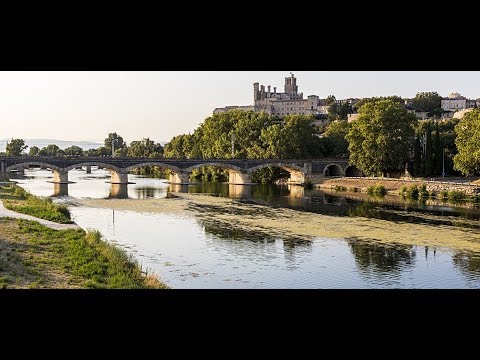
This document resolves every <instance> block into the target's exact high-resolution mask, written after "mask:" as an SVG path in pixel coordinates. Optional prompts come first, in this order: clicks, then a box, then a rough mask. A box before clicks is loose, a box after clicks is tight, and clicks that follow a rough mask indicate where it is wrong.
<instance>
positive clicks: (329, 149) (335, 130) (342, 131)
mask: <svg viewBox="0 0 480 360" xmlns="http://www.w3.org/2000/svg"><path fill="white" fill-rule="evenodd" d="M350 127H351V124H350V123H348V122H346V121H344V120H340V121H334V122H331V123H330V124H328V126H327V129H326V131H325V132H324V133H323V139H324V141H325V143H326V144H325V145H326V149H325V153H324V155H325V156H338V157H345V158H348V142H347V140H346V139H345V137H346V136H347V134H348V132H349V131H350Z"/></svg>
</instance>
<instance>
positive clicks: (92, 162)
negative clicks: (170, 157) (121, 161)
mask: <svg viewBox="0 0 480 360" xmlns="http://www.w3.org/2000/svg"><path fill="white" fill-rule="evenodd" d="M82 166H98V167H102V168H105V169H108V170H110V171H115V172H119V171H121V169H120V168H119V167H117V166H114V165H110V164H105V163H101V162H98V161H85V162H80V163H78V164H74V165H70V166H67V167H66V168H65V169H64V170H65V171H70V170H73V169H76V168H78V167H82Z"/></svg>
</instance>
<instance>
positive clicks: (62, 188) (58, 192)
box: [53, 183, 68, 196]
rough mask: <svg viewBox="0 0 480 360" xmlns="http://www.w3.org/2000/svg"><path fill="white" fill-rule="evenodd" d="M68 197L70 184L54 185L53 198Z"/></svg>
mask: <svg viewBox="0 0 480 360" xmlns="http://www.w3.org/2000/svg"><path fill="white" fill-rule="evenodd" d="M66 195H68V184H65V183H54V184H53V196H66Z"/></svg>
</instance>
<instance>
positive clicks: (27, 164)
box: [5, 161, 63, 171]
mask: <svg viewBox="0 0 480 360" xmlns="http://www.w3.org/2000/svg"><path fill="white" fill-rule="evenodd" d="M30 166H40V167H42V166H43V167H46V168H48V169H50V170H52V171H63V169H62V168H61V167H58V166H56V165H52V164H49V163H46V162H42V161H27V162H22V163H17V164H15V165H10V166H8V167H6V168H5V170H6V171H10V170H13V169H17V168H18V167H27V168H28V167H30Z"/></svg>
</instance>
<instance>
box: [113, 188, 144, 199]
mask: <svg viewBox="0 0 480 360" xmlns="http://www.w3.org/2000/svg"><path fill="white" fill-rule="evenodd" d="M141 190H143V191H145V190H147V189H141ZM108 197H109V198H115V199H127V198H128V184H111V186H110V195H109V196H108ZM145 198H146V196H143V197H141V199H145Z"/></svg>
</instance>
